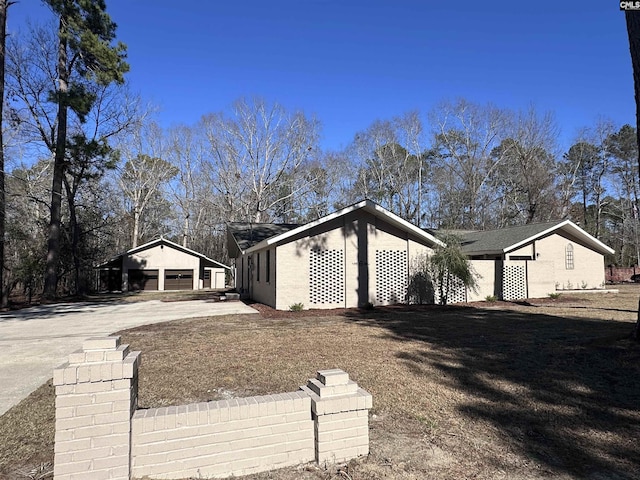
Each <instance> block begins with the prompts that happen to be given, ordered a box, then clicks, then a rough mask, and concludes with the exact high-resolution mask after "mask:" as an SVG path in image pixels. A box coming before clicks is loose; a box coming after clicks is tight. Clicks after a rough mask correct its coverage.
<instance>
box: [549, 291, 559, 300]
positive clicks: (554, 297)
mask: <svg viewBox="0 0 640 480" xmlns="http://www.w3.org/2000/svg"><path fill="white" fill-rule="evenodd" d="M560 295H562V294H561V293H558V292H553V293H550V294H549V298H552V299H553V300H557V299H558V298H560Z"/></svg>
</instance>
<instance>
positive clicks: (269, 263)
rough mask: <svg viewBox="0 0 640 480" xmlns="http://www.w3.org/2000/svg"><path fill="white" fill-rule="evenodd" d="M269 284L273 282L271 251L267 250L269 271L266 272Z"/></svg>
mask: <svg viewBox="0 0 640 480" xmlns="http://www.w3.org/2000/svg"><path fill="white" fill-rule="evenodd" d="M266 277H267V283H269V282H270V281H271V250H267V271H266Z"/></svg>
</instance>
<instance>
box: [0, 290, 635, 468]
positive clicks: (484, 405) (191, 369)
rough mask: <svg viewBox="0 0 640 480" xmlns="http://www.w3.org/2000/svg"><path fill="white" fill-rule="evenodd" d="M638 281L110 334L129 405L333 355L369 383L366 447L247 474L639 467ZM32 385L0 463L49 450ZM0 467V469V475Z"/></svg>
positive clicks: (270, 383) (307, 372)
mask: <svg viewBox="0 0 640 480" xmlns="http://www.w3.org/2000/svg"><path fill="white" fill-rule="evenodd" d="M639 294H640V287H638V286H635V285H630V286H623V287H622V290H621V292H620V293H619V294H616V295H612V294H609V295H601V294H585V295H579V296H578V295H576V296H573V297H569V296H563V297H561V298H560V299H558V300H556V301H552V300H550V299H543V300H537V301H534V300H531V301H530V302H529V303H526V302H523V304H514V303H505V302H497V303H494V304H483V305H481V306H480V305H479V306H471V307H468V306H452V307H446V308H441V307H413V308H410V307H406V308H398V307H395V308H394V307H390V308H376V309H374V310H372V311H358V310H348V311H339V312H300V313H293V312H286V313H277V312H273V311H270V310H269V309H267V308H262V311H263V314H262V315H261V316H229V317H214V318H205V319H195V320H181V321H175V322H169V323H164V324H159V325H151V326H145V327H140V328H136V329H132V330H128V331H125V332H122V335H123V341H125V342H127V343H130V344H131V346H132V348H134V349H136V350H141V351H142V352H143V363H142V367H141V370H140V398H139V403H140V405H141V406H142V407H157V406H162V405H171V404H181V403H188V402H196V401H207V400H214V399H219V398H225V397H228V396H247V395H260V394H267V393H275V392H284V391H291V390H295V389H297V387H298V385H301V384H302V383H304V382H306V379H307V378H309V377H312V376H313V375H314V374H315V371H316V370H319V369H324V368H334V367H337V368H342V369H344V370H345V371H347V372H349V374H350V375H351V377H352V378H353V379H354V380H356V381H357V382H358V383H359V384H360V385H361V386H362V387H363V388H365V389H367V390H368V391H370V392H371V393H372V394H373V398H374V409H373V410H372V417H371V423H370V427H371V455H370V456H369V457H368V458H366V459H360V460H358V461H356V462H351V463H350V464H349V465H347V466H344V465H343V466H340V468H341V470H340V471H339V470H337V469H336V468H332V469H324V468H314V467H306V468H291V469H285V470H281V471H278V472H272V473H265V474H260V475H254V476H251V477H250V478H252V479H268V478H279V479H285V480H293V479H300V478H302V479H305V478H306V479H325V480H328V479H346V478H351V479H352V480H356V479H378V478H385V479H403V480H404V479H429V478H433V479H461V478H474V479H495V478H505V479H506V478H508V479H514V480H518V479H534V478H535V479H538V478H560V479H583V478H585V479H592V480H600V479H616V480H620V479H633V478H640V473H639V472H640V447H639V445H638V441H637V439H638V438H640V346H639V345H638V344H636V343H633V342H631V341H630V340H629V339H628V336H629V333H630V331H631V329H632V326H633V322H634V321H635V318H636V315H637V302H638V295H639ZM52 431H53V392H52V388H51V386H50V385H45V386H43V387H41V388H40V389H39V390H38V391H36V392H35V393H34V394H33V395H32V396H31V397H29V398H28V399H26V400H25V401H23V402H22V403H21V404H20V405H18V406H16V407H14V408H13V409H11V410H10V411H9V412H7V414H5V415H4V416H2V417H0V472H3V474H4V475H5V478H19V477H17V476H16V475H14V474H12V473H11V472H13V471H15V470H16V469H17V468H21V469H22V470H28V469H29V468H33V466H34V465H37V464H38V462H47V461H48V462H51V461H52V457H53V454H52V451H53V450H52V443H53V440H52ZM0 476H1V475H0Z"/></svg>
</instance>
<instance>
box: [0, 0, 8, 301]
mask: <svg viewBox="0 0 640 480" xmlns="http://www.w3.org/2000/svg"><path fill="white" fill-rule="evenodd" d="M9 5H10V2H8V1H7V0H0V306H1V307H3V308H4V307H6V306H7V305H8V304H9V281H8V279H6V280H5V262H4V241H5V239H4V237H5V222H6V217H5V208H6V207H5V192H4V188H5V187H4V138H3V136H2V128H3V126H4V120H3V113H4V66H5V43H6V31H7V7H8V6H9Z"/></svg>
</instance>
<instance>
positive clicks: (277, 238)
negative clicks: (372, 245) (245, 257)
mask: <svg viewBox="0 0 640 480" xmlns="http://www.w3.org/2000/svg"><path fill="white" fill-rule="evenodd" d="M359 209H364V210H366V211H368V212H370V213H373V214H374V215H376V216H378V215H377V214H380V215H382V216H383V217H385V218H387V219H392V220H393V222H394V223H396V224H397V225H401V226H403V227H404V228H405V229H407V230H410V231H412V232H413V233H414V234H415V235H416V236H418V237H421V238H424V239H426V240H428V241H430V242H433V243H434V244H436V245H440V246H443V245H444V243H443V242H442V241H440V240H438V239H437V238H436V237H434V236H433V235H431V234H430V233H428V232H425V231H424V230H422V229H421V228H419V227H416V226H415V225H413V224H412V223H410V222H407V221H406V220H404V219H403V218H400V217H399V216H397V215H395V214H394V213H391V212H390V211H388V210H386V209H385V208H383V207H381V206H380V205H378V204H377V203H375V202H373V201H371V200H362V201H360V202H358V203H354V204H353V205H350V206H348V207H345V208H343V209H342V210H338V211H337V212H334V213H331V214H329V215H326V216H324V217H322V218H319V219H318V220H314V221H313V222H309V223H307V224H305V225H300V226H299V227H297V228H294V229H292V230H289V231H288V232H284V233H281V234H280V235H274V236H273V237H270V238H266V239H264V240H262V241H261V242H259V243H256V244H255V245H253V246H251V247H250V248H247V250H246V253H252V252H256V251H258V250H262V249H264V248H267V247H269V246H271V245H273V244H275V243H278V242H281V241H283V240H286V239H287V238H290V237H293V236H295V235H297V234H299V233H302V232H304V231H305V230H309V229H311V228H313V227H316V226H318V225H322V224H323V223H327V222H330V221H331V220H335V219H336V218H340V217H342V216H344V215H347V214H349V213H351V212H354V211H356V210H359Z"/></svg>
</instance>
